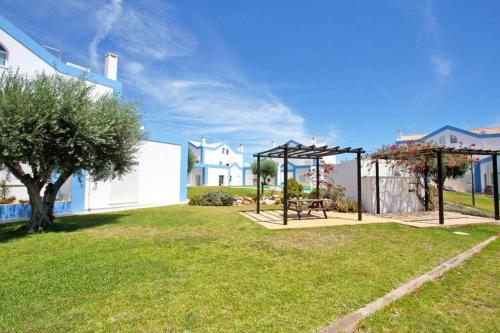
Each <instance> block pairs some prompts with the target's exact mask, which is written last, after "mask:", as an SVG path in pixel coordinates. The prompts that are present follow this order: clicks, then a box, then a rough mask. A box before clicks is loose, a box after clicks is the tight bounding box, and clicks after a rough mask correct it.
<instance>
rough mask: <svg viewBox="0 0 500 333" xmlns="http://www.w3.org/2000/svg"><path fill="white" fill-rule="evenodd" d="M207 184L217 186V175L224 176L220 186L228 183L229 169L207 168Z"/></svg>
mask: <svg viewBox="0 0 500 333" xmlns="http://www.w3.org/2000/svg"><path fill="white" fill-rule="evenodd" d="M207 176H208V179H207V183H206V184H205V185H207V186H219V176H224V183H223V184H222V186H228V185H229V170H228V169H225V168H209V169H208V172H207Z"/></svg>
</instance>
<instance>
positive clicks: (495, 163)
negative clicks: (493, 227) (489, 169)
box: [491, 154, 500, 220]
mask: <svg viewBox="0 0 500 333" xmlns="http://www.w3.org/2000/svg"><path fill="white" fill-rule="evenodd" d="M491 158H492V160H493V202H494V204H495V220H500V209H499V207H498V205H499V203H498V161H497V159H498V155H497V154H494V155H491Z"/></svg>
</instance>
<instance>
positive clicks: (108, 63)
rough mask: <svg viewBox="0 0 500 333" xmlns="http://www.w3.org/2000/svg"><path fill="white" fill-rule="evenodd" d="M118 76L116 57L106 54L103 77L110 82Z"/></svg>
mask: <svg viewBox="0 0 500 333" xmlns="http://www.w3.org/2000/svg"><path fill="white" fill-rule="evenodd" d="M117 75H118V56H117V55H116V54H113V53H109V52H108V53H106V56H105V57H104V76H105V77H106V78H108V79H110V80H115V81H116V78H117Z"/></svg>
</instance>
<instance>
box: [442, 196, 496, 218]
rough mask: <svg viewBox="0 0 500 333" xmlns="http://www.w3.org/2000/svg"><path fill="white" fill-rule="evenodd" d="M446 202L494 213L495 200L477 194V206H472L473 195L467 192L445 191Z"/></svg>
mask: <svg viewBox="0 0 500 333" xmlns="http://www.w3.org/2000/svg"><path fill="white" fill-rule="evenodd" d="M444 200H445V201H448V202H452V203H456V204H460V205H464V206H469V207H475V208H478V209H481V210H484V211H488V212H491V213H493V211H494V209H493V198H491V197H487V196H485V195H483V194H476V206H472V194H471V193H467V192H448V191H444Z"/></svg>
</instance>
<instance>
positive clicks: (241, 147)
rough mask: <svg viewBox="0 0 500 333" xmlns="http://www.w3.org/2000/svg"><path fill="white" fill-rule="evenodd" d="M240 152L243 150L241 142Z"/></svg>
mask: <svg viewBox="0 0 500 333" xmlns="http://www.w3.org/2000/svg"><path fill="white" fill-rule="evenodd" d="M239 151H240V153H242V152H243V145H242V144H241V143H240V149H239Z"/></svg>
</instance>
